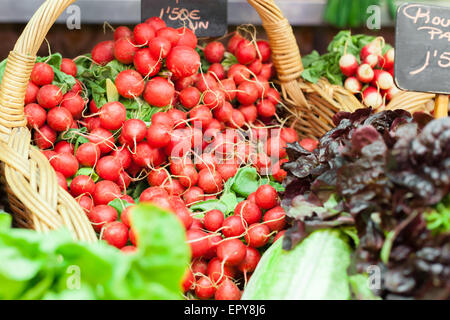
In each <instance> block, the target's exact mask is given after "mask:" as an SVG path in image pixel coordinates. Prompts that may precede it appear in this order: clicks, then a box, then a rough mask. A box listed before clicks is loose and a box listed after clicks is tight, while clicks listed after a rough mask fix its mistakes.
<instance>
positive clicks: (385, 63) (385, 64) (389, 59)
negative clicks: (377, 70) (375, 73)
mask: <svg viewBox="0 0 450 320" xmlns="http://www.w3.org/2000/svg"><path fill="white" fill-rule="evenodd" d="M394 64H395V49H394V48H392V49H389V50H388V51H387V52H386V53H385V54H384V56H383V59H382V61H381V64H380V67H381V68H383V69H384V70H390V69H393V68H394Z"/></svg>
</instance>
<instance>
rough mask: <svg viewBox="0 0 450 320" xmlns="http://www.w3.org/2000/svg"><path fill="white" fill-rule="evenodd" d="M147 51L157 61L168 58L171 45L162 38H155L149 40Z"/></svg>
mask: <svg viewBox="0 0 450 320" xmlns="http://www.w3.org/2000/svg"><path fill="white" fill-rule="evenodd" d="M148 49H149V51H150V53H151V55H152V56H153V58H155V59H156V60H157V61H158V60H159V59H163V58H165V57H167V56H168V54H169V52H170V50H171V49H172V44H171V43H170V41H169V40H167V39H166V38H163V37H156V38H153V39H152V40H150V42H149V44H148Z"/></svg>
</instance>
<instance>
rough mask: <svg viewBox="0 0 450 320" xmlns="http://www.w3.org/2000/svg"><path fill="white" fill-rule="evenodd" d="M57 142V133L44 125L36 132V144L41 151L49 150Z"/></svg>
mask: <svg viewBox="0 0 450 320" xmlns="http://www.w3.org/2000/svg"><path fill="white" fill-rule="evenodd" d="M55 141H56V131H55V130H53V129H52V128H50V127H49V126H48V125H46V124H44V125H43V126H42V127H40V128H39V130H37V131H35V132H34V142H35V143H36V145H37V146H38V147H39V149H48V148H50V147H52V146H53V144H54V143H55Z"/></svg>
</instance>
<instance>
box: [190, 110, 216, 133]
mask: <svg viewBox="0 0 450 320" xmlns="http://www.w3.org/2000/svg"><path fill="white" fill-rule="evenodd" d="M189 117H190V121H191V122H192V123H193V124H194V126H195V127H196V128H199V127H200V128H206V127H208V125H209V124H210V123H211V121H212V119H213V115H212V113H211V110H210V109H209V108H208V107H206V106H197V107H195V108H194V109H192V110H191V111H190V112H189Z"/></svg>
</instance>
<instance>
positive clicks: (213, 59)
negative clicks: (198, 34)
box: [204, 41, 225, 63]
mask: <svg viewBox="0 0 450 320" xmlns="http://www.w3.org/2000/svg"><path fill="white" fill-rule="evenodd" d="M204 53H205V58H206V60H208V62H209V63H220V62H222V60H223V57H224V54H225V47H224V45H223V44H222V43H220V42H219V41H213V42H210V43H208V44H207V45H206V46H205V50H204Z"/></svg>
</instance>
